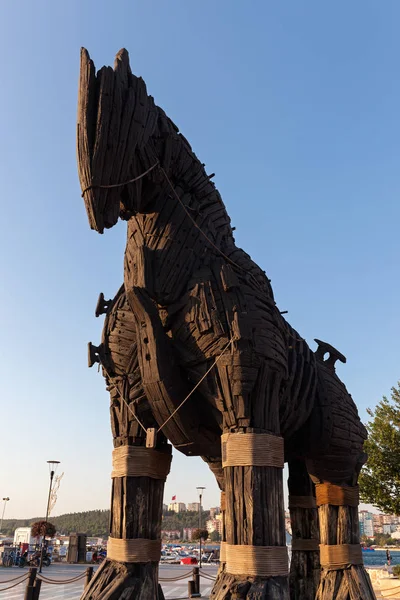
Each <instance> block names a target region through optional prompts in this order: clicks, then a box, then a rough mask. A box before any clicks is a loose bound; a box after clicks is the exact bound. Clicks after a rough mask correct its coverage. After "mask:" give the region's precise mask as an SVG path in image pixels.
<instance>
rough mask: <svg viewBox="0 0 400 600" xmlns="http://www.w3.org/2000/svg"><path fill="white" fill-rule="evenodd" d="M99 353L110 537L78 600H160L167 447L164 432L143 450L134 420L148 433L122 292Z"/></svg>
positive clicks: (143, 437)
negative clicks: (109, 442) (106, 402)
mask: <svg viewBox="0 0 400 600" xmlns="http://www.w3.org/2000/svg"><path fill="white" fill-rule="evenodd" d="M121 336H122V338H121ZM121 339H122V340H123V343H121ZM115 349H117V351H115ZM97 351H98V354H99V359H100V360H101V362H102V365H103V374H104V375H105V377H106V381H107V385H108V389H109V391H110V400H111V402H110V413H111V429H112V434H113V441H114V451H113V473H112V495H111V519H110V538H109V541H108V547H107V559H106V560H105V561H104V563H103V564H102V565H101V567H100V568H99V569H98V570H97V572H96V574H95V576H94V578H93V579H92V581H91V582H90V584H89V585H88V587H87V588H86V589H85V590H84V593H83V596H82V600H100V599H101V600H118V599H120V598H124V600H129V599H133V598H135V600H139V599H140V600H163V598H164V596H163V594H162V591H161V588H160V587H159V584H158V561H159V558H160V550H161V540H160V538H161V518H162V499H163V491H164V482H165V479H166V476H167V473H168V471H169V464H170V461H171V446H170V445H168V444H167V440H166V438H165V436H164V435H163V434H162V432H161V433H159V434H158V436H157V440H156V445H155V448H147V447H146V432H145V431H144V430H143V428H142V427H141V425H140V424H139V422H138V420H137V418H138V419H139V420H140V422H141V423H143V425H144V427H146V428H149V427H155V426H156V421H155V419H154V416H153V414H152V411H151V408H150V406H149V403H148V401H147V399H146V397H145V395H144V390H143V385H142V377H141V373H140V370H139V365H138V356H137V344H136V333H135V327H134V319H133V315H132V313H131V311H130V309H129V305H128V303H127V300H126V295H125V293H124V289H123V288H121V289H120V291H119V292H118V294H117V296H116V298H114V300H113V302H112V304H111V305H110V307H109V308H108V310H107V316H106V319H105V323H104V329H103V343H102V345H101V347H99V348H98V349H97ZM136 417H137V418H136Z"/></svg>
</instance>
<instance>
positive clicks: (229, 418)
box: [77, 50, 373, 600]
mask: <svg viewBox="0 0 400 600" xmlns="http://www.w3.org/2000/svg"><path fill="white" fill-rule="evenodd" d="M77 143H78V152H77V154H78V169H79V178H80V182H81V187H82V192H83V196H84V201H85V205H86V209H87V213H88V218H89V224H90V226H91V227H92V228H93V229H95V230H97V231H99V232H101V233H102V232H103V231H104V229H105V228H109V227H112V226H113V225H114V224H115V223H116V222H117V220H118V218H119V217H121V218H122V219H125V220H127V222H128V226H127V228H128V238H127V245H126V251H125V262H124V286H123V287H122V288H121V289H120V291H119V292H118V294H117V296H116V298H115V299H114V301H113V302H112V303H111V304H110V303H109V302H107V303H105V304H104V303H102V305H101V307H100V310H97V311H96V313H97V314H100V313H104V311H107V312H106V320H105V326H104V331H103V339H102V343H101V344H100V345H99V346H97V347H92V348H91V353H90V363H91V364H92V363H93V362H94V361H100V362H101V364H102V365H103V370H104V375H105V377H106V380H107V385H108V388H109V391H110V396H111V428H112V433H113V438H114V445H115V446H116V447H119V446H121V445H126V444H128V445H141V444H145V437H146V436H145V433H144V432H143V431H142V429H141V426H140V425H139V424H138V421H137V419H139V420H140V422H141V423H142V424H143V425H144V427H145V428H146V429H147V428H153V429H158V432H157V436H156V442H155V443H156V444H157V447H159V448H162V447H165V446H166V439H165V437H167V438H168V439H169V440H170V441H171V442H172V443H173V444H174V445H175V447H177V448H178V449H179V450H180V451H182V452H184V453H185V454H188V455H189V454H196V455H201V456H203V457H204V458H205V460H206V461H207V462H208V463H209V464H210V466H211V467H212V465H215V464H216V463H218V462H220V460H221V449H220V443H219V437H220V435H221V433H222V432H226V431H244V430H245V431H250V430H252V431H259V432H261V431H266V432H271V433H275V434H278V435H280V436H282V437H283V438H284V441H285V457H286V460H288V461H294V460H301V461H303V462H305V464H306V467H307V471H308V473H309V474H310V476H311V477H312V478H313V480H314V481H326V482H330V483H335V484H337V485H343V484H348V485H355V482H356V480H357V476H358V473H359V470H360V468H361V465H362V464H363V462H364V461H365V458H366V457H365V455H364V453H363V442H364V440H365V438H366V431H365V428H364V427H363V425H362V424H361V422H360V419H359V417H358V413H357V409H356V406H355V404H354V402H353V400H352V398H351V396H350V395H349V393H348V392H347V390H346V388H345V386H344V385H343V384H342V382H341V381H340V380H339V379H338V377H337V376H336V373H335V361H336V360H337V359H340V360H342V361H343V360H345V359H344V357H343V355H341V354H340V353H339V352H338V351H337V350H335V349H334V348H333V347H332V346H330V345H329V344H325V343H324V342H321V341H319V340H318V342H317V343H318V350H317V352H316V353H314V352H312V351H311V350H310V348H309V346H308V345H307V343H306V342H305V340H304V339H303V338H302V337H301V336H300V335H299V334H298V333H297V332H296V331H295V330H294V329H293V328H292V327H291V326H290V325H289V324H288V323H287V322H286V321H285V320H284V318H283V316H282V314H281V313H280V311H279V309H278V307H277V306H276V304H275V300H274V296H273V292H272V287H271V283H270V280H269V279H268V278H267V276H266V274H265V272H264V271H263V270H262V269H260V268H259V267H258V266H257V265H256V264H255V263H254V262H253V261H252V260H251V258H250V257H249V256H248V255H247V254H246V253H245V252H244V251H243V250H242V249H240V248H238V247H237V246H236V244H235V240H234V237H233V230H232V228H231V225H230V219H229V216H228V214H227V212H226V209H225V206H224V203H223V201H222V199H221V196H220V194H219V192H218V190H217V189H216V187H215V185H214V183H213V182H212V181H211V177H212V176H211V175H209V174H207V173H206V171H205V169H204V164H202V163H201V162H200V161H199V159H198V158H197V156H196V155H195V154H194V152H193V151H192V148H191V146H190V144H189V142H188V141H187V140H186V138H185V137H184V136H183V135H182V134H181V133H180V132H179V129H178V128H177V127H176V125H175V124H174V123H173V122H172V121H171V120H170V119H169V118H168V117H167V116H166V115H165V113H164V112H163V110H162V109H161V108H159V107H158V106H156V104H155V103H154V100H153V98H152V97H151V96H149V95H148V94H147V90H146V85H145V83H144V81H143V80H142V79H141V78H138V77H136V76H135V75H133V74H132V72H131V70H130V67H129V58H128V53H127V52H126V50H121V51H120V52H119V53H118V54H117V57H116V62H115V65H114V69H112V68H111V67H103V68H102V69H101V70H100V71H99V72H98V73H97V75H96V74H95V69H94V65H93V63H92V61H91V60H90V58H89V55H88V53H87V52H86V50H82V53H81V78H80V84H79V102H78V128H77ZM110 186H112V187H110ZM325 355H327V358H326V357H325ZM325 358H326V360H325ZM127 405H128V406H127ZM152 443H153V442H152ZM212 468H213V467H212ZM214 472H215V473H216V476H217V480H218V482H219V485H220V486H221V487H225V490H226V493H227V509H226V518H225V531H226V540H227V541H228V542H230V543H233V544H245V545H249V544H250V545H259V546H262V545H277V546H280V545H284V543H285V537H284V536H285V532H284V520H283V499H282V473H281V471H280V469H277V468H274V467H262V468H260V467H255V466H250V467H227V468H226V469H225V476H224V478H223V477H222V475H221V470H220V469H217V470H215V471H214ZM217 473H218V475H217ZM122 479H124V478H122ZM222 479H224V482H223V483H222ZM140 494H143V497H145V498H147V499H149V498H150V497H154V502H150V501H149V502H148V503H147V504H148V505H147V506H146V507H144V505H143V510H142V511H139V512H140V515H141V516H140V517H135V516H134V515H133V511H132V506H133V503H135V502H136V500H137V498H138V496H139V495H140ZM160 499H161V487H158V486H157V485H156V484H153V483H151V482H150V481H128V480H123V481H122V480H121V481H118V480H115V481H114V482H113V494H112V503H113V509H112V516H111V531H112V533H113V535H115V536H116V537H123V536H128V535H132V536H135V535H137V532H138V530H139V522H138V521H137V520H136V519H141V521H140V527H142V528H144V529H145V530H146V531H147V532H148V534H149V535H153V534H154V535H155V532H156V530H158V529H159V511H158V509H156V507H155V506H156V505H157V506H158V503H159V502H160V501H161V500H160ZM301 510H303V509H301ZM307 510H308V509H307ZM307 510H306V511H305V512H304V511H303V512H302V513H300V512H298V511H294V512H293V514H292V525H293V526H294V527H295V528H297V529H298V533H299V535H302V536H303V535H304V536H307V535H311V532H312V529H313V527H314V522H315V513H314V512H312V511H311V512H310V511H308V512H307ZM319 518H320V529H321V541H322V542H323V540H325V542H323V543H329V544H336V543H345V542H344V541H343V540H345V539H348V538H349V537H351V538H352V539H353V538H354V537H355V535H356V524H355V516H354V515H353V513H352V510H351V509H348V510H345V509H344V508H340V509H338V508H337V507H321V509H320V511H319ZM306 539H307V537H306ZM316 570H317V568H316V556H314V557H313V558H312V557H311V558H310V555H308V556H307V557H306V556H305V553H304V552H303V555H302V554H298V555H296V556H295V557H294V565H293V576H292V587H291V589H292V597H293V598H296V594H297V595H298V596H299V595H301V594H303V597H304V598H306V596H304V594H306V595H308V597H311V595H312V589H313V586H315V577H316ZM150 572H151V573H153V575H151V576H150V575H149V573H150ZM353 572H354V576H353ZM101 573H103V571H101ZM155 573H156V566H154V568H153V567H152V568H150V567H148V569H147V570H146V567H143V568H142V567H140V566H138V565H117V564H114V563H107V568H105V570H104V573H103V575H98V576H96V578H95V580H96V579H100V578H101V577H103V578H104V581H103V582H102V583H101V585H99V586H98V587H97V588H95V584H94V583H93V584H91V586H92V588H93V589H97V592H93V593H92V592H91V593H92V594H93V595H92V596H90V597H91V598H93V600H94V598H99V599H100V598H102V599H103V598H114V597H117V596H115V594H117V595H118V593H120V592H118V590H120V589H122V588H121V585H125V584H123V583H122V582H123V581H125V582H128V583H127V584H126V585H128V586H129V585H130V586H131V587H132V594H136V596H135V597H140V598H143V600H154V594H157V586H156V576H155ZM146 574H147V575H146ZM245 575H246V574H243V577H231V576H230V575H229V574H228V573H227V572H226V570H225V569H224V567H222V568H221V570H220V574H219V577H218V580H217V582H216V585H215V588H214V591H213V596H212V597H213V598H215V599H216V600H222V599H224V598H230V597H234V596H236V597H247V598H249V599H250V598H252V599H255V598H260V599H261V598H269V599H270V598H276V599H277V598H279V599H280V600H282V599H286V598H287V597H288V593H289V587H288V578H283V577H281V576H279V577H278V576H276V577H271V578H269V579H266V580H262V579H261V580H258V579H257V580H254V581H253V580H251V581H248V580H247V578H246V576H245ZM145 576H149V578H150V579H149V581H152V582H153V584H154V585H153V584H152V585H153V588H154V589H152V590H150V589H149V590H148V591H147V592H146V593H147V594H148V596H145V593H144V591H143V590H142V588H141V586H140V582H139V583H137V581H138V580H140V579H141V578H145ZM95 580H94V581H95ZM295 580H296V582H295ZM143 581H144V579H143ZM96 585H97V584H96ZM143 585H144V583H143ZM146 585H147V584H146ZM107 586H109V589H110V590H111V591H110V592H104V590H105V589H106V587H107ZM154 586H155V587H154ZM369 587H370V586H369V584H368V580H367V578H366V575H365V572H364V571H363V569H362V567H360V566H357V567H352V569H351V577H349V573H348V571H345V572H344V573H343V572H340V571H338V572H327V573H325V574H324V575H323V578H322V580H321V583H320V586H319V590H318V597H319V598H320V600H330V599H331V598H333V597H336V596H338V597H342V598H343V599H344V598H345V597H346V594H348V595H349V594H350V596H351V598H353V597H355V596H354V594H357V593H358V594H359V595H360V594H361V595H362V597H363V598H364V597H365V598H366V600H370V598H372V597H373V596H372V595H371V591H370V589H369ZM143 589H144V587H143ZM356 589H357V590H358V591H354V590H356ZM140 590H142V591H140ZM300 590H302V591H300ZM214 592H215V593H214ZM96 593H97V596H96ZM102 594H103V595H102ZM104 594H105V595H104ZM107 594H108V595H107ZM113 594H114V595H113ZM139 594H141V595H140V596H139ZM152 594H153V596H152ZM132 597H133V596H132Z"/></svg>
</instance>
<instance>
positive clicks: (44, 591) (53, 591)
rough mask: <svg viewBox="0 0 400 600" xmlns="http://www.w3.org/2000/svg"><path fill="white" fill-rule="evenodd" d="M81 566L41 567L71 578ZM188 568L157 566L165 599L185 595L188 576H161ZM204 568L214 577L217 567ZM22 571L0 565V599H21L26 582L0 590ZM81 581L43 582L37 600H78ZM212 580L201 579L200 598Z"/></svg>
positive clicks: (47, 573)
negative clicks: (66, 583)
mask: <svg viewBox="0 0 400 600" xmlns="http://www.w3.org/2000/svg"><path fill="white" fill-rule="evenodd" d="M85 569H86V566H85V565H64V564H57V563H55V564H53V565H51V566H50V567H48V568H46V567H43V575H44V576H46V577H49V578H50V579H58V580H63V579H71V578H73V577H76V576H77V575H80V574H81V573H82V572H83V571H85ZM190 570H191V569H190V566H187V565H182V566H181V565H161V567H160V579H161V585H162V588H163V591H164V595H165V599H166V600H167V599H168V600H172V599H173V598H187V589H188V584H187V582H188V580H189V579H191V577H187V578H185V579H183V580H181V581H176V582H170V581H168V582H163V581H162V579H163V578H164V577H168V578H171V577H177V576H179V575H183V574H184V573H188V572H189V571H190ZM204 570H205V572H206V573H209V574H210V575H212V576H214V577H215V575H216V572H217V567H215V566H207V567H205V569H204ZM26 572H27V569H26V568H25V569H20V568H18V567H12V568H4V567H0V600H23V598H24V590H25V586H26V582H24V583H23V584H22V585H18V586H16V587H14V588H12V589H10V590H7V591H3V592H2V591H1V590H2V589H3V588H5V587H8V586H9V585H12V584H11V583H3V582H4V581H6V580H7V579H14V578H16V577H19V576H20V575H23V574H24V573H26ZM83 582H84V580H80V581H78V582H76V583H70V584H68V585H51V584H45V583H44V582H43V583H42V588H41V591H40V600H52V599H53V598H54V600H79V598H80V596H81V594H82V591H83ZM212 583H213V582H212V581H209V580H208V579H207V580H206V579H203V581H202V583H201V594H202V597H203V598H207V597H208V595H209V593H210V591H211V588H212Z"/></svg>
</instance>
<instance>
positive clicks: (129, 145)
mask: <svg viewBox="0 0 400 600" xmlns="http://www.w3.org/2000/svg"><path fill="white" fill-rule="evenodd" d="M182 140H184V138H183V136H181V135H180V134H179V135H178V128H177V127H176V126H175V125H174V124H173V123H172V121H171V120H170V119H169V118H168V117H167V116H166V115H165V113H164V111H163V110H162V109H160V108H159V107H158V106H156V105H155V103H154V99H153V98H152V97H151V96H149V95H148V94H147V90H146V85H145V82H144V81H143V79H142V78H141V77H136V76H135V75H133V74H132V72H131V69H130V66H129V55H128V52H127V51H126V50H125V49H122V50H120V51H119V52H118V54H117V55H116V58H115V63H114V68H112V67H103V68H101V69H100V70H99V71H98V72H97V73H96V71H95V66H94V63H93V61H92V60H91V59H90V56H89V54H88V52H87V50H85V49H84V48H82V50H81V68H80V82H79V99H78V123H77V155H78V169H79V179H80V184H81V188H82V196H83V198H84V201H85V206H86V210H87V214H88V219H89V224H90V227H91V228H92V229H95V230H96V231H98V232H99V233H103V231H104V228H106V229H107V228H110V227H113V225H115V224H116V223H117V221H118V219H119V218H122V219H125V220H128V219H129V218H130V217H131V216H132V214H135V213H136V212H149V211H151V205H152V201H153V200H154V199H155V198H157V197H159V194H160V193H162V192H163V191H164V190H167V189H168V186H171V183H170V181H171V180H174V179H175V175H176V174H175V173H174V164H175V163H176V158H177V155H178V154H179V152H180V150H181V146H182ZM184 142H185V143H186V144H187V142H186V140H184ZM187 145H188V144H187ZM188 147H189V149H190V146H189V145H188Z"/></svg>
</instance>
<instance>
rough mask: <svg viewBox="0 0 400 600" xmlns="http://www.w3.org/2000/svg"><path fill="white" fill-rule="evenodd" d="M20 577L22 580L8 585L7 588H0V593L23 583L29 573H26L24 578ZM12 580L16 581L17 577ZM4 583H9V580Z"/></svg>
mask: <svg viewBox="0 0 400 600" xmlns="http://www.w3.org/2000/svg"><path fill="white" fill-rule="evenodd" d="M18 579H19V580H20V581H18V582H17V583H14V584H13V585H9V586H8V587H5V588H0V594H1V592H6V591H7V590H11V589H12V588H15V587H17V585H20V584H21V583H23V582H24V581H25V580H26V579H28V574H27V573H26V574H25V575H24V576H23V578H22V579H21V578H20V577H18ZM11 581H15V579H12V580H11ZM2 583H7V582H6V581H2Z"/></svg>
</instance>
